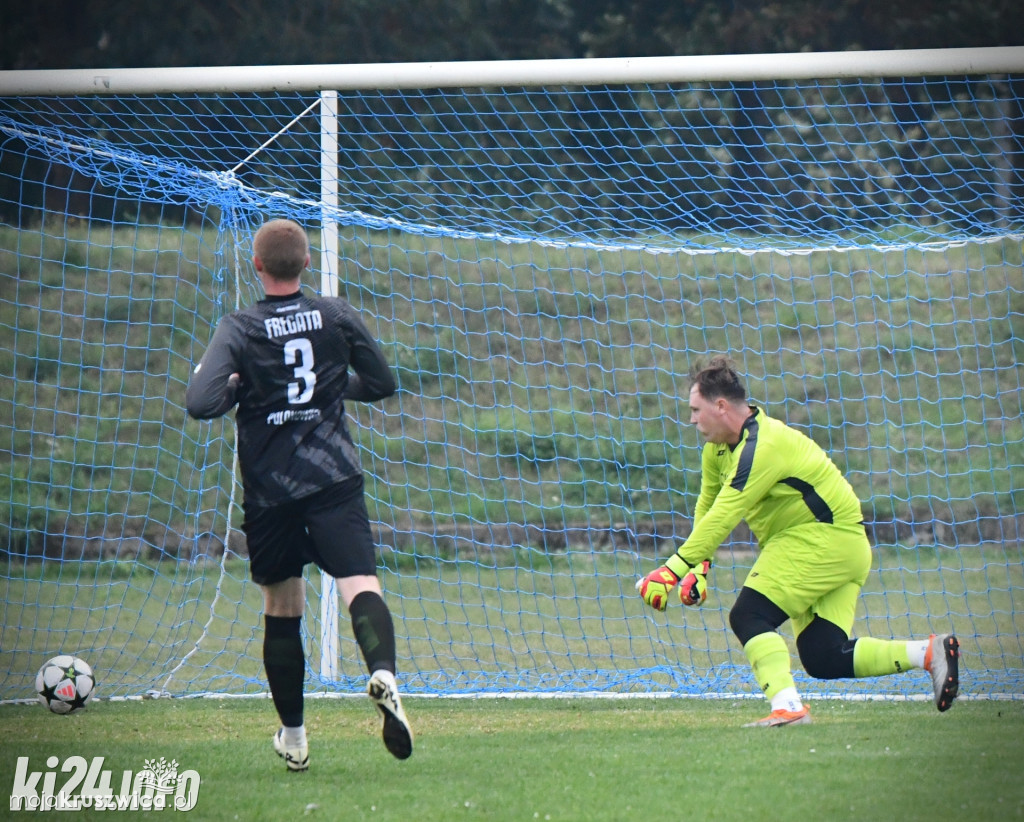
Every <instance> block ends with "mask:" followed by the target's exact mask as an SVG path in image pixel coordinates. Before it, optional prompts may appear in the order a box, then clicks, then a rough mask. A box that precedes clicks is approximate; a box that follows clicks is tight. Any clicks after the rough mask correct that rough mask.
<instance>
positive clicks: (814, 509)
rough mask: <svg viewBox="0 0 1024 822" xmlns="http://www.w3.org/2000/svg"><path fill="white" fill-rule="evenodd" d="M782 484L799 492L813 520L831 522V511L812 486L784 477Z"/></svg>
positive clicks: (802, 481)
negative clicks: (812, 515)
mask: <svg viewBox="0 0 1024 822" xmlns="http://www.w3.org/2000/svg"><path fill="white" fill-rule="evenodd" d="M782 482H783V483H785V484H786V485H788V486H789V487H790V488H795V489H796V490H797V491H799V492H800V494H801V496H802V497H803V498H804V502H805V503H806V504H807V507H808V508H810V509H811V513H812V514H814V518H815V519H816V520H817V521H818V522H827V523H831V522H832V509H831V508H829V507H828V503H827V502H825V500H823V499H822V498H821V497H820V496H818V492H817V491H815V490H814V486H813V485H811V484H810V483H809V482H805V481H804V480H802V479H797V478H796V477H786V478H785V479H784V480H782Z"/></svg>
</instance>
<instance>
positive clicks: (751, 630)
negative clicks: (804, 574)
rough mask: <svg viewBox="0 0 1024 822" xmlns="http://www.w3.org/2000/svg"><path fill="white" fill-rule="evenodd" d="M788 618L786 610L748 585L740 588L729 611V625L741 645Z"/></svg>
mask: <svg viewBox="0 0 1024 822" xmlns="http://www.w3.org/2000/svg"><path fill="white" fill-rule="evenodd" d="M787 619H789V616H788V615H787V614H786V612H785V611H783V610H782V609H781V608H780V607H779V606H778V605H776V604H775V603H774V602H772V601H771V600H770V599H768V597H766V596H765V595H764V594H762V593H761V592H760V591H755V590H754V589H753V588H746V587H744V588H741V589H740V593H739V596H737V597H736V602H735V603H734V604H733V606H732V610H731V611H729V626H730V627H731V628H732V632H733V633H734V634H736V638H737V639H738V640H739V641H740V644H741V645H746V644H747V642H749V641H750V640H751V639H752V638H753V637H755V636H759V635H760V634H769V633H771V632H772V631H774V630H775V629H776V628H778V627H779V626H780V625H781V624H782V623H783V622H785V621H786V620H787Z"/></svg>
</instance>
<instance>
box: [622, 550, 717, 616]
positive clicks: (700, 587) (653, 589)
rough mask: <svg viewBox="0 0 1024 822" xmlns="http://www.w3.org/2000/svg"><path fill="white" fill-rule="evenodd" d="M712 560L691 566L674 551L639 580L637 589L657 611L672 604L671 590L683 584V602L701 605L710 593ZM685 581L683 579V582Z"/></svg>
mask: <svg viewBox="0 0 1024 822" xmlns="http://www.w3.org/2000/svg"><path fill="white" fill-rule="evenodd" d="M710 568H711V560H707V559H706V560H704V561H703V562H701V563H700V564H699V565H696V566H694V567H691V566H690V565H689V564H688V563H687V562H686V560H684V559H683V558H682V557H681V556H679V555H678V554H674V555H673V556H671V557H669V558H668V560H666V562H665V564H664V565H662V566H661V567H660V568H656V569H655V570H653V571H651V573H649V574H648V575H647V576H645V577H643V578H641V579H638V580H637V582H636V589H637V591H639V593H640V596H641V597H642V598H643V601H644V602H646V603H647V604H648V605H650V606H651V607H652V608H654V609H655V610H656V611H664V610H665V608H666V606H668V595H669V592H670V591H671V590H672V589H673V588H675V587H676V585H677V584H678V585H679V601H680V602H682V603H683V605H700V604H701V603H703V602H704V600H705V599H706V598H707V594H708V570H709V569H710ZM680 580H681V582H680Z"/></svg>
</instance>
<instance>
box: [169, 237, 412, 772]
mask: <svg viewBox="0 0 1024 822" xmlns="http://www.w3.org/2000/svg"><path fill="white" fill-rule="evenodd" d="M253 264H254V266H255V268H256V273H257V275H258V276H259V279H260V282H261V283H262V285H263V290H264V292H265V295H266V296H265V298H264V299H262V300H260V301H259V302H257V303H255V304H254V305H251V306H249V307H248V308H244V309H241V310H238V311H234V312H232V313H231V314H229V315H227V316H226V317H224V318H223V319H221V321H220V322H219V323H218V324H217V328H216V330H215V331H214V334H213V339H212V340H211V341H210V346H209V348H208V349H207V350H206V353H205V354H203V357H202V360H201V361H200V362H199V364H198V365H197V366H196V368H195V371H194V372H193V374H192V377H191V379H190V380H189V385H188V390H187V392H186V406H187V408H188V413H189V414H190V415H191V416H192V417H195V418H196V419H211V418H213V417H219V416H221V415H222V414H225V413H227V412H228V411H229V410H230V409H231V408H232V407H234V406H235V405H236V403H237V405H238V410H237V412H236V414H235V423H236V426H237V431H238V461H239V465H240V466H241V472H242V489H243V508H244V514H245V515H244V518H243V522H242V530H243V531H244V532H245V535H246V540H247V543H248V550H249V569H250V573H251V575H252V579H253V581H254V582H256V583H257V584H259V586H260V588H261V589H262V591H263V602H264V620H265V634H264V640H263V664H264V668H265V669H266V673H267V682H268V683H269V685H270V693H271V696H272V697H273V700H274V707H275V708H276V709H277V713H278V715H279V716H280V719H281V728H280V729H278V731H277V733H276V734H275V735H274V738H273V743H274V750H275V751H277V753H278V754H279V755H280V756H281V757H283V758H284V760H285V764H286V765H287V767H288V768H289V769H290V770H293V771H301V770H305V769H306V768H307V767H308V766H309V747H308V744H307V740H306V730H305V726H304V724H303V681H304V679H305V657H304V653H303V648H302V639H301V635H300V631H299V626H300V621H301V619H302V614H303V612H304V611H305V606H306V590H305V580H304V579H303V576H302V573H303V567H304V566H305V565H306V564H308V563H314V564H316V565H317V566H318V567H320V568H321V569H322V570H323V571H325V572H326V573H328V574H330V575H331V576H332V577H334V578H335V580H336V582H337V587H338V593H339V596H340V598H341V600H342V602H343V603H344V604H345V606H346V607H347V608H348V610H349V614H350V615H351V618H352V629H353V633H354V634H355V638H356V642H357V643H358V645H359V648H360V651H361V652H362V654H363V658H364V660H365V661H366V665H367V667H368V668H369V671H370V681H369V685H368V688H367V693H368V694H369V696H370V699H371V700H372V701H373V703H374V705H375V706H376V708H377V710H378V711H379V712H380V715H381V718H382V722H383V727H382V734H383V738H384V744H385V746H386V747H387V749H388V751H390V752H391V753H392V754H393V755H394V756H396V757H397V758H399V759H405V758H407V757H408V756H409V755H410V754H411V753H412V731H411V729H410V727H409V722H408V719H407V718H406V715H405V712H404V710H403V709H402V702H401V698H400V696H399V693H398V687H397V684H396V682H395V673H396V665H395V657H396V653H395V632H394V624H393V622H392V619H391V612H390V611H389V610H388V607H387V605H386V604H385V603H384V599H383V598H382V596H381V587H380V582H379V580H378V579H377V567H376V555H375V550H374V543H373V536H372V533H371V531H370V522H369V517H368V515H367V510H366V502H365V499H364V496H363V474H362V468H361V466H360V462H359V457H358V455H357V453H356V450H355V446H354V445H353V442H352V437H351V435H350V434H349V431H348V427H347V425H346V421H345V413H344V411H345V409H344V402H345V401H346V400H349V401H357V402H373V401H375V400H380V399H383V398H385V397H389V396H391V395H392V394H394V393H395V391H396V384H395V380H394V377H393V376H392V374H391V370H390V369H389V367H388V364H387V362H386V361H385V359H384V355H383V353H382V352H381V350H380V347H379V346H378V345H377V343H376V341H375V340H374V339H373V337H371V336H370V332H369V331H368V330H367V328H366V326H365V325H364V324H363V322H362V320H361V319H360V318H359V316H358V314H357V313H356V312H355V310H354V309H353V308H352V307H351V306H350V305H349V304H348V303H347V302H346V301H345V300H343V299H341V298H338V297H309V296H306V295H305V294H303V292H302V290H301V288H300V278H301V275H302V272H303V270H305V269H306V268H307V267H308V266H309V242H308V239H307V237H306V232H305V231H304V230H303V229H302V227H301V226H299V225H298V224H297V223H294V222H292V221H291V220H271V221H269V222H267V223H265V224H264V225H263V226H262V227H261V228H260V229H259V231H257V232H256V236H255V238H254V239H253Z"/></svg>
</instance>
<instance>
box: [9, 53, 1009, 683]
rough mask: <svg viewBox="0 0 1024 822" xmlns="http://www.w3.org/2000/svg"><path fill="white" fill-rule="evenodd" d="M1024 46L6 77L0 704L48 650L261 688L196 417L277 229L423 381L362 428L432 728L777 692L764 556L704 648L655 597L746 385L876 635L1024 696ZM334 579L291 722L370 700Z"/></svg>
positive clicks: (723, 563)
mask: <svg viewBox="0 0 1024 822" xmlns="http://www.w3.org/2000/svg"><path fill="white" fill-rule="evenodd" d="M1022 51H1024V50H1021V49H1007V50H979V51H978V52H968V53H966V54H965V53H963V52H960V51H951V52H940V53H937V54H936V53H927V55H924V56H927V58H928V60H927V61H926V62H925V63H924V64H921V63H920V62H917V60H918V57H919V55H917V54H915V53H891V54H885V53H865V54H862V55H849V54H844V55H778V56H775V57H764V56H762V57H760V58H755V57H749V58H741V57H733V58H728V59H726V60H722V61H718V62H714V67H715V69H716V71H717V73H709V71H708V68H707V66H708V62H707V61H706V60H705V61H701V60H697V59H687V58H675V59H652V60H650V61H550V62H544V63H539V64H533V63H524V64H501V63H498V64H462V65H459V64H451V65H447V66H441V67H438V66H412V65H395V66H376V67H374V66H362V67H358V66H357V67H341V66H334V67H312V66H310V67H277V68H275V69H255V68H253V69H208V70H179V71H175V70H168V71H165V72H145V71H138V72H132V71H128V70H121V71H110V72H64V73H56V72H7V73H4V74H0V376H2V379H0V454H2V455H3V459H2V460H0V507H2V508H3V516H2V517H0V589H2V591H3V596H2V604H0V609H2V613H3V619H2V634H0V697H2V698H4V699H19V698H31V697H32V696H33V678H34V675H35V672H36V670H37V669H38V668H39V667H40V665H41V664H42V663H43V662H44V661H45V660H46V659H47V658H48V657H50V656H52V655H55V654H57V653H74V654H76V655H78V656H81V657H83V658H85V659H86V660H87V661H88V662H89V663H90V664H91V665H92V666H93V667H94V668H95V669H96V671H97V677H98V683H99V684H98V691H97V693H98V694H99V695H100V696H105V697H112V696H113V697H117V696H135V695H140V694H146V693H148V692H152V693H161V694H162V693H170V694H174V695H194V694H201V693H229V694H255V693H263V692H265V691H266V683H265V680H264V676H263V670H262V659H261V645H262V619H261V616H260V614H261V604H262V603H261V597H260V593H259V590H258V588H257V587H256V586H255V585H254V584H253V583H252V582H251V581H249V580H248V574H247V566H246V562H245V555H246V551H245V542H244V537H243V536H242V534H241V533H240V531H239V522H240V507H239V504H240V499H241V495H240V491H239V489H238V487H237V480H236V471H235V466H234V463H233V455H234V423H233V420H232V419H231V418H230V417H227V418H224V419H221V420H216V421H213V422H204V423H200V422H196V421H193V420H190V419H188V418H187V415H186V413H185V410H184V392H185V385H186V383H187V380H188V375H189V373H190V371H191V369H192V367H193V365H194V363H195V362H197V361H198V359H199V357H200V355H201V354H202V352H203V351H204V349H205V347H206V345H207V344H208V342H209V340H210V337H211V334H212V330H213V327H214V325H215V324H216V322H217V320H218V319H219V318H220V317H221V316H223V315H224V314H225V313H226V312H229V311H231V310H233V309H234V308H236V307H237V306H240V305H246V304H249V303H251V302H252V301H254V300H256V299H258V298H259V297H260V296H261V292H260V290H259V288H258V282H257V280H256V278H255V276H254V272H253V271H252V270H251V267H250V266H249V264H248V261H249V258H250V255H251V239H252V235H253V232H254V231H255V229H256V228H257V227H258V226H259V224H260V223H261V222H262V221H264V220H265V219H267V218H270V217H278V216H287V217H290V218H293V219H295V220H297V221H299V222H300V223H302V224H303V225H304V226H306V227H307V228H308V229H309V230H310V233H311V237H312V239H313V243H314V246H315V250H314V257H313V265H312V268H313V270H312V271H311V272H310V273H309V277H308V280H307V281H306V283H305V285H306V286H307V287H308V288H309V289H310V290H311V291H317V292H321V291H323V292H327V293H332V292H333V291H334V290H336V291H337V293H340V294H341V295H342V296H344V297H346V298H347V299H348V300H349V301H350V302H351V303H352V305H353V306H354V307H355V308H356V309H358V310H359V311H360V312H361V313H362V315H363V317H364V319H365V320H366V322H367V324H368V326H369V327H370V329H371V330H372V331H373V333H374V334H375V335H376V336H377V337H378V338H379V339H380V340H381V342H382V345H383V347H384V350H385V352H386V354H387V356H388V358H389V360H390V362H391V363H392V364H393V367H394V369H395V371H396V374H397V376H398V378H399V382H400V391H399V393H398V394H397V396H396V397H394V398H391V399H390V400H387V401H385V402H383V403H377V404H373V405H360V404H351V406H350V407H349V409H348V413H349V414H350V416H351V421H352V430H353V433H354V436H355V438H356V440H357V444H358V448H359V451H360V454H361V457H362V460H363V467H364V470H365V473H366V478H367V496H368V505H369V507H370V515H371V520H372V523H373V527H374V531H375V535H376V539H377V542H378V544H379V557H380V562H379V572H380V578H381V581H382V584H383V587H384V589H385V597H386V599H387V601H388V603H389V605H390V607H391V609H392V611H393V613H394V616H395V621H396V632H397V638H398V650H399V669H400V676H401V681H402V684H403V688H404V689H405V690H406V691H407V692H408V693H422V694H440V695H457V694H486V693H506V694H541V693H547V694H581V693H588V694H593V693H603V694H616V695H618V694H653V693H673V694H688V695H720V694H729V695H734V696H742V695H755V694H759V690H758V688H757V686H756V683H754V682H753V680H752V678H751V677H750V675H749V673H748V666H747V663H746V660H745V658H744V657H743V654H742V651H741V649H740V647H739V645H738V643H737V642H736V641H735V639H734V638H733V637H732V635H731V631H730V630H729V626H728V618H727V615H728V610H729V607H730V605H731V604H732V601H733V600H734V598H735V596H736V593H737V591H738V588H739V586H740V585H742V583H743V580H744V578H745V575H746V573H747V571H748V570H749V568H750V565H751V563H752V561H753V557H754V556H755V550H756V543H755V539H754V537H753V536H752V535H751V534H749V533H748V532H747V531H745V530H743V528H742V527H741V528H740V529H738V530H737V531H736V532H734V533H733V534H732V535H731V537H730V538H729V540H728V541H727V542H726V544H724V545H723V546H722V547H721V549H720V550H719V552H718V554H717V556H716V559H715V566H714V568H713V569H712V573H711V592H710V595H709V598H708V601H707V603H706V604H705V606H704V607H703V608H702V609H684V608H682V607H679V606H678V603H676V604H674V605H673V606H671V607H670V608H669V610H668V611H667V612H666V613H665V614H657V613H654V612H652V611H650V610H648V609H646V608H645V607H644V606H643V604H642V602H641V601H640V599H639V598H638V597H637V595H636V593H635V591H634V583H635V581H636V579H637V577H638V576H639V575H641V574H644V573H646V572H648V571H650V570H651V569H653V568H654V567H656V565H657V564H660V560H661V559H662V558H664V557H665V556H667V555H668V553H669V552H670V551H672V550H673V549H674V548H675V547H676V546H677V545H678V544H679V543H680V541H681V540H682V539H684V538H685V537H686V535H687V534H688V533H689V529H690V517H691V515H692V512H693V509H694V503H695V500H696V494H697V491H698V486H699V479H700V457H699V449H700V442H699V440H698V437H697V434H696V432H695V430H694V429H693V427H692V426H691V425H690V424H689V411H688V406H687V390H688V381H687V372H688V370H689V367H690V365H691V364H692V362H693V361H694V359H695V358H696V357H698V356H701V355H707V354H711V353H719V352H721V353H728V354H730V355H732V356H733V357H734V359H735V360H736V361H737V362H738V364H739V366H740V368H741V369H742V371H743V372H744V374H745V375H747V379H748V388H749V391H750V393H751V396H752V398H753V400H754V401H755V402H757V403H758V404H760V405H763V406H764V407H765V408H766V409H767V411H768V412H769V413H770V414H771V415H772V416H776V417H778V418H780V419H782V420H784V421H786V422H788V423H790V424H792V425H794V426H796V427H797V428H799V429H800V430H802V431H804V432H806V433H807V434H808V435H809V436H811V437H812V438H813V439H814V440H815V441H816V442H818V443H819V444H820V445H822V446H823V447H824V448H825V449H826V450H827V451H828V452H829V453H830V454H831V455H832V456H833V458H834V459H835V461H836V462H837V464H838V465H839V467H840V468H841V469H842V471H843V472H844V473H845V474H846V475H847V476H848V477H849V479H850V481H851V483H852V484H853V486H854V488H855V489H856V491H857V493H858V494H859V496H860V498H861V499H862V501H863V511H864V517H865V521H866V525H867V529H868V531H869V534H870V536H871V541H872V544H873V547H874V563H873V568H872V571H871V575H870V578H869V580H868V582H867V584H866V586H865V589H864V594H863V596H862V598H861V600H860V603H859V606H858V615H857V623H856V626H855V633H857V634H860V635H866V634H870V635H874V636H878V637H885V638H888V637H893V638H909V637H924V636H927V635H928V634H929V633H931V632H942V631H948V630H955V631H956V632H957V633H958V635H959V636H960V639H961V642H962V647H963V660H964V662H963V674H962V677H963V679H962V692H963V693H964V694H967V695H971V696H979V697H990V698H997V697H1008V696H1009V697H1017V698H1020V697H1021V696H1022V695H1024V662H1022V659H1024V641H1022V626H1024V619H1022V610H1021V609H1022V604H1021V591H1022V590H1024V554H1022V548H1021V537H1022V534H1021V527H1022V523H1024V423H1022V420H1024V400H1022V396H1024V365H1022V363H1024V336H1022V329H1024V276H1022V272H1024V262H1022V248H1021V243H1022V238H1024V146H1022V140H1024V58H1022V54H1021V52H1022ZM809 58H814V59H815V60H816V61H817V62H815V63H813V64H812V63H809V62H808V59H809ZM979 65H982V66H985V68H983V69H980V70H979V69H978V68H977V67H978V66H979ZM638 72H639V74H638ZM40 84H42V85H41V86H40ZM309 582H310V586H309V590H310V601H309V607H308V612H307V615H306V618H305V619H304V620H303V630H304V641H305V643H306V649H307V654H308V658H309V660H310V665H309V666H308V669H309V670H308V681H307V691H309V692H316V691H323V692H342V693H346V692H356V691H361V690H362V687H363V677H364V671H363V666H362V661H361V657H360V655H359V652H358V649H357V647H356V645H355V643H354V641H353V640H352V639H351V631H350V629H349V625H348V617H347V614H345V613H340V614H339V613H338V606H337V602H336V600H334V599H333V598H332V597H331V596H329V595H328V593H327V592H329V591H330V590H332V588H331V586H330V584H329V580H327V581H326V583H325V581H324V580H323V579H321V577H320V575H319V572H312V573H310V574H309ZM321 591H324V596H323V597H321V596H320V594H321ZM783 630H784V631H785V630H786V628H785V627H784V629H783ZM788 638H789V639H790V640H791V639H792V637H791V636H789V637H788ZM797 671H798V672H797V677H798V684H799V686H800V687H801V689H802V690H804V691H805V692H807V693H808V694H810V695H822V696H839V695H843V696H850V695H853V696H860V697H875V696H877V697H915V698H916V697H923V696H925V695H926V694H928V693H929V692H930V684H929V681H928V680H927V677H926V675H925V674H924V673H923V672H916V673H912V674H910V675H906V676H899V677H884V678H880V679H876V680H858V681H838V682H817V681H814V680H810V679H809V678H807V677H806V676H804V675H803V674H802V673H800V672H799V668H798V667H797Z"/></svg>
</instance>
